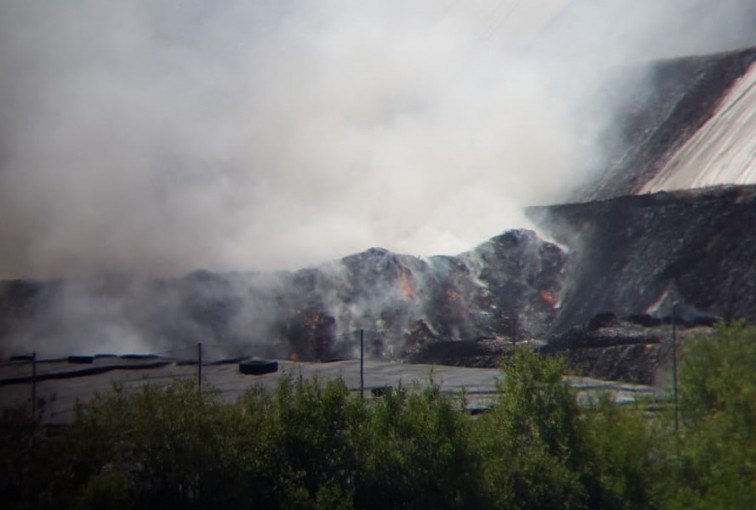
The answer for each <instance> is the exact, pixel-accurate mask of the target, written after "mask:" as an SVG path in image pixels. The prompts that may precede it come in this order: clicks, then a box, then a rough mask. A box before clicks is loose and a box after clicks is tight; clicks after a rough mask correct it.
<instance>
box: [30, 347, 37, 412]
mask: <svg viewBox="0 0 756 510" xmlns="http://www.w3.org/2000/svg"><path fill="white" fill-rule="evenodd" d="M31 398H32V413H31V416H32V422H34V421H35V420H36V419H37V352H36V351H35V352H33V353H32V397H31Z"/></svg>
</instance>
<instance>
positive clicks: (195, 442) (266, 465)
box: [0, 324, 756, 509]
mask: <svg viewBox="0 0 756 510" xmlns="http://www.w3.org/2000/svg"><path fill="white" fill-rule="evenodd" d="M755 363H756V329H754V328H751V327H746V326H745V325H743V324H736V325H734V326H731V327H724V326H722V327H720V329H719V330H718V332H717V334H716V335H714V336H709V337H701V338H698V339H695V340H693V341H690V342H689V343H688V345H687V346H686V348H685V350H684V358H683V362H682V364H681V377H680V391H681V399H680V404H681V416H682V421H681V427H680V429H679V430H678V431H675V429H674V427H673V421H672V417H671V416H667V415H664V414H662V415H657V416H656V417H649V416H648V414H647V413H646V412H645V410H644V409H642V408H641V407H639V406H620V405H618V404H616V403H614V402H613V401H612V400H611V399H610V398H608V397H607V396H603V397H601V398H598V399H596V400H594V401H592V402H590V403H587V404H586V403H578V400H577V397H576V395H575V393H574V392H573V391H572V390H571V389H570V387H569V386H568V385H567V384H566V383H565V381H564V380H563V377H562V376H563V372H564V365H563V364H562V363H561V361H559V360H554V359H542V358H540V357H539V356H538V355H536V354H534V353H532V352H530V351H528V350H526V349H519V350H518V351H517V352H516V354H515V356H514V357H513V358H512V359H510V360H508V362H507V363H506V364H505V365H504V366H503V371H504V377H503V380H502V381H501V383H500V387H499V390H500V396H499V398H498V399H497V401H496V402H495V404H494V406H493V408H492V409H491V410H490V412H488V413H485V414H483V415H480V416H477V417H474V418H472V417H470V416H469V415H468V414H467V413H466V412H465V411H464V408H463V405H462V403H461V400H462V398H458V397H455V396H449V395H445V394H442V393H441V392H440V391H439V388H438V386H436V385H434V384H433V383H432V382H431V384H429V385H427V386H426V387H424V388H420V387H407V386H400V387H398V388H393V389H392V390H391V391H388V392H386V393H385V394H384V395H383V396H380V397H376V398H372V399H367V400H365V401H363V400H362V399H360V398H357V397H356V396H355V395H353V394H351V393H350V392H349V390H348V388H347V387H346V386H345V385H344V383H343V381H339V380H337V381H330V382H323V381H319V380H317V379H311V380H307V381H295V380H294V379H293V378H292V377H289V376H285V375H284V376H283V377H281V379H280V382H279V384H278V386H277V388H276V389H275V390H274V391H265V390H263V389H260V388H255V389H252V390H250V391H248V392H246V393H245V394H244V395H243V396H241V397H240V398H239V399H238V401H236V402H233V403H228V402H224V401H223V400H222V399H220V398H219V395H217V394H215V393H213V392H212V391H205V392H204V393H203V394H202V395H199V393H198V392H197V388H196V386H195V384H194V382H189V381H176V382H174V383H173V384H171V385H169V386H167V387H163V388H156V387H150V386H145V387H141V388H139V389H136V390H134V391H128V392H127V391H125V390H123V389H121V388H118V387H115V388H113V390H112V391H110V392H108V393H107V394H105V395H100V396H97V397H96V398H94V399H92V400H91V401H89V402H87V403H86V404H82V405H79V406H77V407H76V409H75V418H74V421H73V423H72V424H71V425H70V426H67V427H64V428H62V429H45V428H44V427H41V426H40V424H39V423H35V422H30V421H29V420H28V418H27V417H26V415H25V413H24V412H23V410H22V409H19V410H8V411H5V412H4V413H3V414H2V419H0V432H2V434H1V435H0V454H2V457H1V458H0V495H2V498H3V499H2V501H3V507H4V508H9V509H14V508H80V509H93V508H115V509H147V508H161V509H164V508H234V509H237V508H239V509H244V508H271V509H276V508H281V509H284V508H286V509H321V508H323V509H325V508H342V509H348V508H360V509H379V508H380V509H383V508H402V509H425V508H434V509H445V508H449V509H456V508H513V509H536V508H537V509H549V508H554V509H590V508H596V509H599V508H600V509H640V508H644V509H645V508H680V509H681V508H756V499H755V498H756V496H755V495H756V485H754V483H755V482H754V480H756V432H755V431H754V423H755V422H756V372H754V371H753V370H752V367H753V366H754V364H755Z"/></svg>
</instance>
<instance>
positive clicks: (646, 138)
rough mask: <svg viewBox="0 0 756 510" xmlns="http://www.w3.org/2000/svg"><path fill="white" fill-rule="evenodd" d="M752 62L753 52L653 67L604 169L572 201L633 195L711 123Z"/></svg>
mask: <svg viewBox="0 0 756 510" xmlns="http://www.w3.org/2000/svg"><path fill="white" fill-rule="evenodd" d="M754 62H756V48H748V49H743V50H738V51H733V52H728V53H722V54H716V55H705V56H696V57H687V58H681V59H675V60H668V61H663V62H658V63H655V64H653V65H652V68H651V80H650V86H649V87H648V88H646V89H644V90H643V93H642V94H640V95H639V97H637V98H634V104H633V106H632V107H631V108H630V109H629V110H628V111H627V112H626V114H625V115H624V117H623V118H621V119H620V120H619V122H620V123H621V140H620V141H619V142H618V144H617V146H618V148H617V149H616V150H615V151H613V153H614V155H613V156H612V157H611V161H610V163H609V165H608V166H607V168H606V170H605V171H603V172H602V173H601V174H600V175H599V176H598V178H597V179H596V180H595V181H592V182H590V183H589V184H588V185H586V186H584V187H583V188H581V189H580V190H579V191H578V192H577V193H576V196H575V199H576V200H575V201H581V202H582V201H588V200H600V199H606V198H613V197H618V196H622V195H632V194H635V193H637V192H638V191H639V190H640V189H641V188H642V187H643V185H644V184H646V183H647V182H648V181H649V180H651V179H652V178H653V177H654V175H656V173H657V172H658V171H659V170H660V169H661V168H662V167H663V166H664V164H665V163H666V162H667V160H668V159H669V158H670V157H671V156H672V155H673V154H674V153H675V151H676V150H677V149H679V148H680V147H681V146H682V145H683V144H684V143H685V142H686V141H687V140H688V139H689V138H690V137H691V136H692V135H693V134H694V133H695V132H696V131H697V130H698V129H699V128H700V127H701V126H702V125H703V124H704V123H705V122H706V121H707V120H708V119H709V118H710V116H711V114H712V113H713V111H714V110H715V109H716V107H717V106H718V104H719V102H720V101H721V100H722V98H723V97H724V96H725V95H726V94H727V92H728V91H729V90H730V88H731V87H732V86H733V84H734V83H735V81H736V80H737V79H738V78H740V77H741V76H743V74H744V73H745V72H746V71H747V70H748V68H749V66H750V65H751V64H752V63H754ZM633 71H634V70H633V69H632V68H630V69H627V70H626V73H629V74H631V75H632V74H633ZM638 71H639V72H645V71H641V70H640V69H638Z"/></svg>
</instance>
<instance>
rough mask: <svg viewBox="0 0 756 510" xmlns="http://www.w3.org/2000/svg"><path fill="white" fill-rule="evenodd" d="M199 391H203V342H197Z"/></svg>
mask: <svg viewBox="0 0 756 510" xmlns="http://www.w3.org/2000/svg"><path fill="white" fill-rule="evenodd" d="M197 392H198V393H200V394H201V393H202V342H199V343H198V344H197Z"/></svg>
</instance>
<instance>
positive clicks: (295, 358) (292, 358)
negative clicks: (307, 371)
mask: <svg viewBox="0 0 756 510" xmlns="http://www.w3.org/2000/svg"><path fill="white" fill-rule="evenodd" d="M289 361H299V356H297V353H296V352H292V353H291V354H289Z"/></svg>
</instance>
